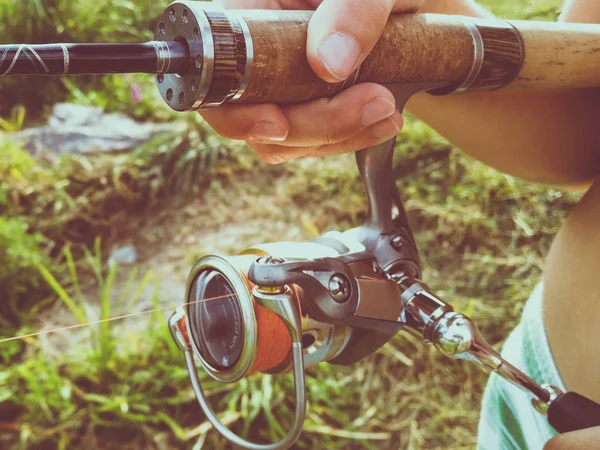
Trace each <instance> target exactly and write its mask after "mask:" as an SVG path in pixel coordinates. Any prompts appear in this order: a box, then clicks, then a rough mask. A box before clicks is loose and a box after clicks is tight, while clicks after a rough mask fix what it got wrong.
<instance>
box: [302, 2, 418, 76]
mask: <svg viewBox="0 0 600 450" xmlns="http://www.w3.org/2000/svg"><path fill="white" fill-rule="evenodd" d="M422 3H423V0H345V1H344V0H324V1H323V2H322V3H321V4H320V5H319V7H318V8H317V10H316V11H315V13H314V14H313V16H312V18H311V20H310V23H309V24H308V40H307V45H306V47H307V56H308V62H309V64H310V66H311V67H312V69H313V70H314V71H315V73H316V74H317V75H318V76H319V77H321V78H322V79H323V80H325V81H329V82H332V83H333V82H340V81H343V80H345V79H346V78H348V77H349V76H350V74H352V72H354V70H356V68H357V67H358V66H359V64H360V63H362V62H363V60H364V59H365V58H366V57H367V55H368V54H369V53H370V52H371V50H372V49H373V46H374V45H375V43H376V42H377V40H378V39H379V37H380V36H381V33H382V31H383V29H384V28H385V24H386V23H387V20H388V18H389V15H390V13H391V12H392V11H399V12H413V11H416V10H417V9H418V8H419V7H420V6H421V4H422Z"/></svg>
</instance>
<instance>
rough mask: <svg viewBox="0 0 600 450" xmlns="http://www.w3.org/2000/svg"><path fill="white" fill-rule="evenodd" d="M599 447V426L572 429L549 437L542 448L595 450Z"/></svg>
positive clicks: (553, 449)
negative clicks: (569, 431) (577, 429)
mask: <svg viewBox="0 0 600 450" xmlns="http://www.w3.org/2000/svg"><path fill="white" fill-rule="evenodd" d="M597 449H600V427H594V428H587V429H585V430H579V431H572V432H571V433H565V434H560V435H558V436H556V437H554V438H552V439H550V440H549V441H548V442H547V443H546V445H545V446H544V450H597Z"/></svg>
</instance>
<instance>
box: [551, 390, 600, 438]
mask: <svg viewBox="0 0 600 450" xmlns="http://www.w3.org/2000/svg"><path fill="white" fill-rule="evenodd" d="M548 423H550V425H552V426H553V427H554V429H555V430H556V431H558V432H559V433H568V432H570V431H576V430H583V429H585V428H592V427H597V426H600V405H599V404H598V403H596V402H594V401H592V400H590V399H589V398H587V397H584V396H583V395H580V394H578V393H577V392H565V393H563V394H560V395H559V396H558V397H556V398H555V399H554V400H553V401H552V403H550V406H549V407H548Z"/></svg>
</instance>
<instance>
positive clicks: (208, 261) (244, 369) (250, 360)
mask: <svg viewBox="0 0 600 450" xmlns="http://www.w3.org/2000/svg"><path fill="white" fill-rule="evenodd" d="M206 269H213V270H217V271H219V272H221V273H222V274H223V276H224V277H225V278H226V279H227V280H228V281H229V282H230V283H231V285H232V287H233V290H234V292H235V293H236V294H237V296H238V299H239V305H240V310H241V312H242V318H241V320H242V322H243V324H244V343H243V346H242V353H241V355H240V359H239V361H238V362H237V363H236V364H235V365H234V366H233V367H232V368H231V369H228V370H218V369H216V368H214V367H212V366H211V365H210V364H209V363H208V362H207V361H206V360H205V359H204V358H203V357H202V355H201V354H200V351H199V350H198V348H197V347H196V345H195V344H194V341H193V339H192V340H190V345H191V347H192V349H193V353H194V354H195V355H196V357H197V358H198V360H199V361H200V363H201V365H202V367H203V368H204V370H206V372H208V374H209V375H210V376H211V377H212V378H214V379H215V380H218V381H221V382H223V383H233V382H234V381H238V380H240V379H241V378H243V377H244V376H245V375H246V374H247V373H248V371H249V370H250V368H251V367H252V365H253V364H254V360H255V359H256V346H257V343H258V342H257V341H258V331H257V325H256V316H255V313H254V300H253V297H252V294H251V293H250V291H249V290H248V286H247V285H246V282H245V280H244V278H243V277H242V275H241V274H240V272H239V271H238V270H237V269H236V268H235V267H234V266H232V265H231V264H230V263H229V262H228V261H227V259H226V258H223V257H221V256H219V255H210V256H206V257H204V258H201V259H200V260H199V261H198V262H197V263H196V264H195V265H194V267H193V268H192V270H191V272H190V275H189V276H188V280H187V287H186V298H187V295H188V294H189V290H190V288H191V286H192V283H193V282H194V280H195V279H196V276H197V275H198V274H199V273H200V272H202V271H203V270H206ZM186 311H187V307H186ZM185 320H186V327H187V330H188V332H189V330H191V327H190V323H189V316H188V314H187V313H186V314H185Z"/></svg>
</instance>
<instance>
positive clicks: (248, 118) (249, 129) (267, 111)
mask: <svg viewBox="0 0 600 450" xmlns="http://www.w3.org/2000/svg"><path fill="white" fill-rule="evenodd" d="M200 115H201V116H202V117H204V119H205V120H206V122H208V124H209V125H210V126H211V127H212V128H213V129H214V130H215V131H216V132H217V133H219V134H220V135H221V136H223V137H226V138H229V139H240V140H247V139H255V140H261V141H273V142H278V141H283V140H284V139H285V138H286V136H287V134H288V131H289V125H288V121H287V119H286V117H285V115H284V114H283V112H282V111H281V108H280V107H279V106H277V105H272V104H268V103H264V104H257V105H222V106H220V107H218V108H215V109H206V110H202V111H200Z"/></svg>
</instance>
